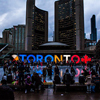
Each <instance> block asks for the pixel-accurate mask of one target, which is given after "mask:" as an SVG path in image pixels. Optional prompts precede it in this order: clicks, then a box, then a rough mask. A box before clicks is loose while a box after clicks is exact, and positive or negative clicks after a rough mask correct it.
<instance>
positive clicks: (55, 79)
mask: <svg viewBox="0 0 100 100" xmlns="http://www.w3.org/2000/svg"><path fill="white" fill-rule="evenodd" d="M53 83H54V91H55V84H61V82H60V77H59V75H58V74H56V75H55V76H54V81H53Z"/></svg>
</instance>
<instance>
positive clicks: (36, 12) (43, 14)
mask: <svg viewBox="0 0 100 100" xmlns="http://www.w3.org/2000/svg"><path fill="white" fill-rule="evenodd" d="M46 42H48V12H47V11H44V10H41V9H39V8H37V7H36V6H35V0H27V7H26V35H25V50H29V51H30V50H34V49H38V47H39V45H41V44H43V43H46Z"/></svg>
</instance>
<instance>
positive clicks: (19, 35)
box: [12, 25, 25, 51]
mask: <svg viewBox="0 0 100 100" xmlns="http://www.w3.org/2000/svg"><path fill="white" fill-rule="evenodd" d="M12 35H13V45H14V50H15V51H18V50H22V51H23V50H25V25H17V26H13V34H12Z"/></svg>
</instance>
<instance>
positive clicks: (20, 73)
mask: <svg viewBox="0 0 100 100" xmlns="http://www.w3.org/2000/svg"><path fill="white" fill-rule="evenodd" d="M18 70H19V85H21V83H22V85H24V71H25V68H24V65H23V62H22V63H21V64H20V66H19V68H18Z"/></svg>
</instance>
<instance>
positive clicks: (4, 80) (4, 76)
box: [1, 74, 7, 84]
mask: <svg viewBox="0 0 100 100" xmlns="http://www.w3.org/2000/svg"><path fill="white" fill-rule="evenodd" d="M1 83H2V84H6V83H7V76H6V74H4V75H3V77H2V81H1Z"/></svg>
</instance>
